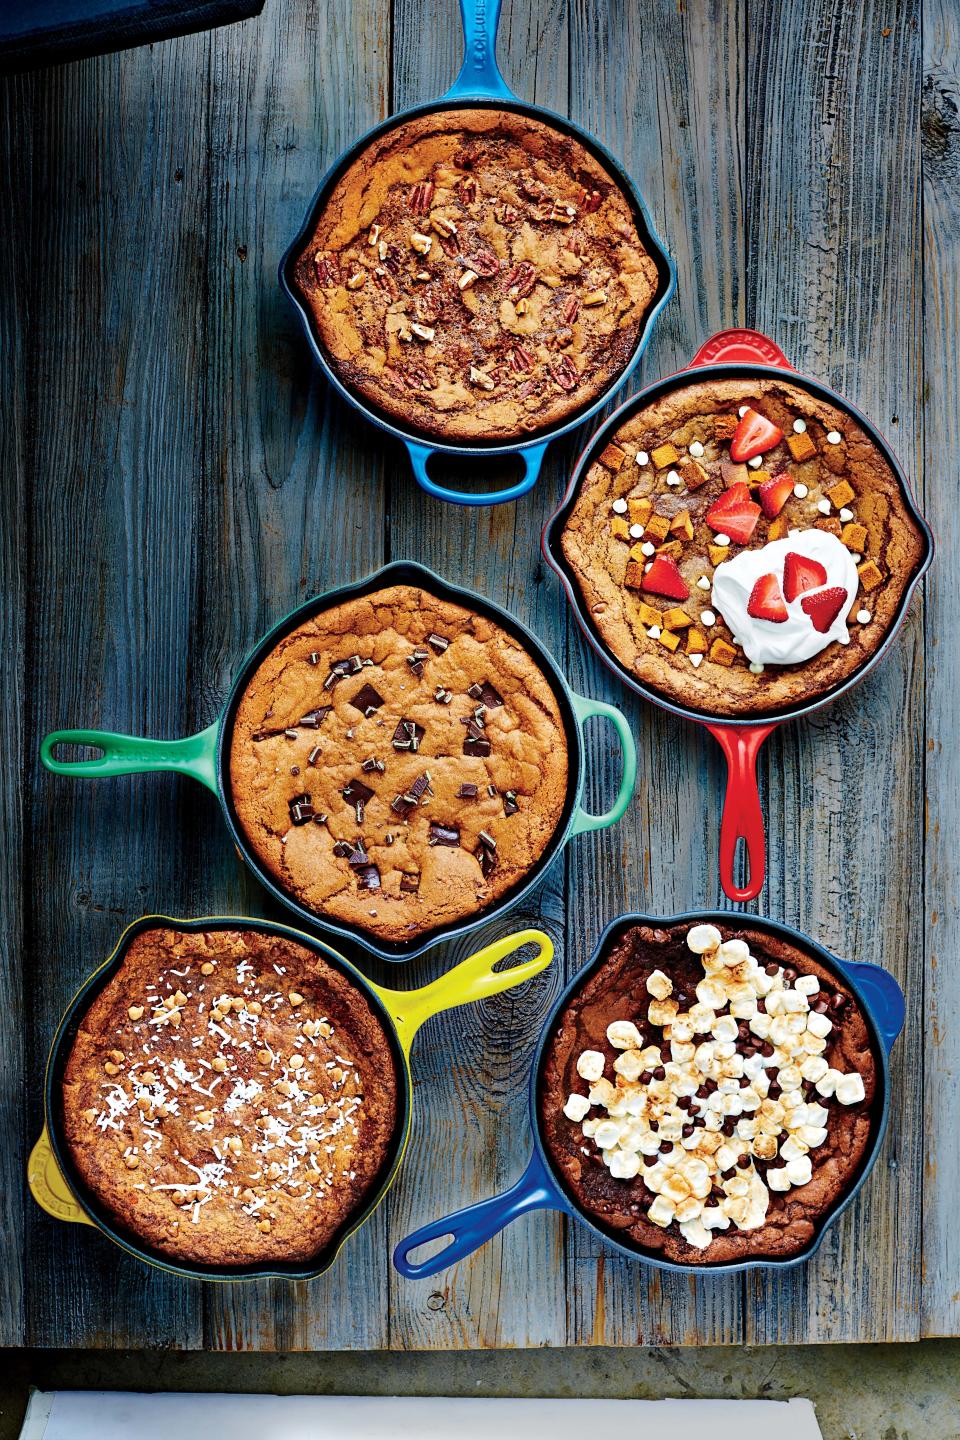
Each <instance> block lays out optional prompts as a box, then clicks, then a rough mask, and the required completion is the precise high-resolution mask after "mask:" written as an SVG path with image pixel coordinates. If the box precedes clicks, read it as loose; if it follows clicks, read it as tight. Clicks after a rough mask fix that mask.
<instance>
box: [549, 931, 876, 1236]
mask: <svg viewBox="0 0 960 1440" xmlns="http://www.w3.org/2000/svg"><path fill="white" fill-rule="evenodd" d="M744 919H745V920H746V921H749V917H746V916H745V917H744ZM877 1072H878V1064H877V1060H876V1058H875V1055H874V1051H873V1048H872V1042H871V1038H870V1033H869V1031H868V1028H867V1023H866V1021H865V1019H864V1017H863V1014H862V1013H861V1011H860V1008H859V1006H858V1004H857V1001H856V1000H855V999H854V997H853V995H852V994H851V992H850V990H849V989H848V988H847V986H846V985H844V984H843V982H842V981H840V980H839V979H838V978H837V976H836V974H835V973H834V972H833V971H832V970H829V971H828V970H827V969H826V968H825V967H824V966H823V965H822V964H820V962H819V961H817V960H815V959H814V958H813V957H812V956H811V955H809V954H807V953H806V952H805V951H804V950H802V949H800V948H799V947H798V946H796V945H792V944H789V943H787V942H786V941H784V940H780V939H777V938H775V937H774V936H772V935H769V934H766V933H765V932H764V931H762V930H756V929H751V928H750V926H749V923H747V924H745V925H744V926H743V927H742V928H738V927H736V926H735V925H732V924H731V925H725V926H723V927H722V929H718V928H717V927H716V926H714V925H696V926H693V927H691V926H687V925H679V926H675V927H673V928H672V929H668V930H660V929H651V928H649V927H647V926H643V925H637V926H634V927H633V928H631V929H628V930H627V931H626V932H625V933H624V934H623V935H622V936H621V937H620V939H619V940H617V942H616V943H615V944H614V945H613V947H612V949H611V951H610V953H609V955H608V956H607V957H606V958H605V959H604V961H603V963H602V964H601V965H600V966H599V968H598V969H596V970H594V971H593V972H592V973H591V974H590V976H589V978H588V979H587V981H586V982H585V984H584V985H583V986H582V987H581V988H580V989H579V990H578V991H577V992H576V993H575V994H574V996H573V998H572V999H571V1000H570V1002H569V1003H568V1004H567V1005H566V1007H565V1008H564V1010H563V1011H562V1013H561V1015H560V1017H559V1019H558V1021H557V1023H556V1026H555V1029H554V1031H553V1034H552V1035H551V1037H550V1040H549V1042H548V1045H547V1047H546V1050H545V1056H544V1064H543V1069H542V1078H541V1085H540V1092H539V1104H540V1113H541V1118H542V1124H543V1134H544V1138H545V1141H546V1144H547V1148H548V1150H549V1153H550V1156H551V1158H552V1160H553V1163H554V1165H555V1166H556V1167H557V1169H558V1171H559V1172H560V1174H561V1176H562V1178H563V1180H564V1182H565V1184H566V1186H567V1188H568V1190H569V1191H570V1193H571V1195H572V1196H573V1198H574V1199H575V1201H576V1203H577V1204H578V1205H579V1206H580V1207H581V1208H582V1210H583V1211H584V1212H585V1213H586V1215H587V1216H588V1217H589V1218H590V1219H591V1220H593V1221H594V1223H595V1224H596V1225H598V1226H599V1227H600V1228H601V1229H603V1230H605V1231H607V1232H608V1233H609V1234H610V1235H611V1236H613V1237H614V1238H615V1239H616V1240H617V1241H618V1242H619V1243H620V1244H621V1245H626V1246H628V1247H636V1249H637V1250H638V1251H641V1252H643V1253H647V1254H654V1255H657V1256H659V1257H661V1258H663V1259H665V1260H671V1261H676V1262H679V1263H682V1264H686V1265H709V1264H713V1263H716V1262H723V1261H740V1260H751V1259H756V1260H761V1259H784V1258H786V1257H788V1256H790V1255H796V1254H797V1253H798V1252H799V1251H801V1250H803V1249H804V1248H805V1247H806V1246H807V1245H809V1244H810V1242H811V1240H812V1239H813V1237H814V1235H815V1234H816V1232H817V1229H818V1227H819V1225H820V1224H821V1223H822V1221H823V1220H824V1219H825V1218H826V1216H827V1215H828V1214H829V1213H830V1212H831V1211H832V1210H833V1209H834V1207H835V1206H836V1204H837V1203H838V1201H839V1200H840V1199H841V1198H842V1197H843V1196H844V1195H845V1194H846V1192H847V1191H848V1190H849V1188H850V1186H851V1185H852V1184H853V1182H854V1181H855V1179H856V1177H857V1175H858V1174H859V1171H860V1168H861V1163H862V1161H863V1158H864V1154H865V1152H866V1150H867V1147H868V1145H869V1143H870V1139H871V1135H872V1133H873V1126H874V1123H875V1116H874V1104H875V1099H876V1096H877Z"/></svg>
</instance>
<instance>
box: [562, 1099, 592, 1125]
mask: <svg viewBox="0 0 960 1440" xmlns="http://www.w3.org/2000/svg"><path fill="white" fill-rule="evenodd" d="M589 1109H590V1101H589V1100H588V1099H587V1097H586V1095H568V1096H567V1103H566V1105H564V1107H563V1113H564V1115H566V1117H567V1119H568V1120H573V1121H574V1123H575V1124H579V1123H580V1121H581V1120H583V1119H584V1118H585V1117H586V1115H587V1113H588V1111H589Z"/></svg>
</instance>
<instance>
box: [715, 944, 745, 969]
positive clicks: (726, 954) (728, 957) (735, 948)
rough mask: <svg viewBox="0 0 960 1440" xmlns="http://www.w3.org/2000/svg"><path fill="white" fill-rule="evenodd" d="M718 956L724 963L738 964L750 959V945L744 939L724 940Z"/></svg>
mask: <svg viewBox="0 0 960 1440" xmlns="http://www.w3.org/2000/svg"><path fill="white" fill-rule="evenodd" d="M720 956H721V958H722V960H723V963H724V964H725V965H739V964H741V963H742V961H744V960H749V959H750V946H749V945H748V944H747V942H746V940H725V941H724V942H723V944H722V945H721V946H720Z"/></svg>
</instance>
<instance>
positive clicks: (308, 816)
mask: <svg viewBox="0 0 960 1440" xmlns="http://www.w3.org/2000/svg"><path fill="white" fill-rule="evenodd" d="M288 803H289V806H290V819H291V821H292V823H293V824H294V825H306V824H307V823H308V822H309V821H310V820H312V819H313V804H312V802H311V799H310V796H309V795H294V797H293V799H292V800H290V801H289V802H288Z"/></svg>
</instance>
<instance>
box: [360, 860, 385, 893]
mask: <svg viewBox="0 0 960 1440" xmlns="http://www.w3.org/2000/svg"><path fill="white" fill-rule="evenodd" d="M357 879H358V880H359V882H360V889H361V890H379V889H380V871H379V870H378V869H377V867H376V865H364V866H362V867H360V868H359V869H358V870H357Z"/></svg>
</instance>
